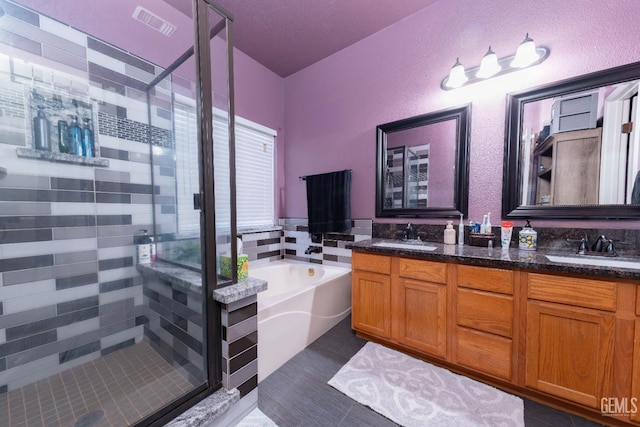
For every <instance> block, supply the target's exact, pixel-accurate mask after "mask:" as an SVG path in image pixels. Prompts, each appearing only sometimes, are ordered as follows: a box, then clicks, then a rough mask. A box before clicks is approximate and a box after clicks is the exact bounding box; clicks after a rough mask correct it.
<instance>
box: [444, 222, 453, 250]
mask: <svg viewBox="0 0 640 427" xmlns="http://www.w3.org/2000/svg"><path fill="white" fill-rule="evenodd" d="M444 244H445V245H455V244H456V230H454V229H453V221H447V226H446V228H445V229H444Z"/></svg>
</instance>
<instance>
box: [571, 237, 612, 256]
mask: <svg viewBox="0 0 640 427" xmlns="http://www.w3.org/2000/svg"><path fill="white" fill-rule="evenodd" d="M567 242H576V243H579V244H580V245H579V246H578V251H577V252H576V254H578V255H584V254H586V253H587V252H589V251H590V252H595V253H602V252H604V253H606V254H607V255H612V256H615V255H617V253H616V248H615V246H614V245H613V242H614V240H613V239H609V238H608V237H607V236H605V235H604V234H601V235H600V236H599V237H598V239H597V240H596V241H595V242H594V243H593V244H592V245H591V247H589V240H588V238H587V235H586V234H585V235H584V236H582V238H581V239H580V240H577V239H567Z"/></svg>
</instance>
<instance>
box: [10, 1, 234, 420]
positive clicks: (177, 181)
mask: <svg viewBox="0 0 640 427" xmlns="http://www.w3.org/2000/svg"><path fill="white" fill-rule="evenodd" d="M60 3H61V2H51V1H48V0H46V1H45V0H15V1H7V0H1V1H0V8H1V12H2V13H0V420H2V421H0V423H2V425H8V426H32V425H33V426H36V425H38V426H39V425H42V426H51V425H82V426H93V425H105V426H123V425H149V424H158V425H161V424H162V423H164V422H166V421H167V420H170V419H171V418H172V417H173V416H175V415H176V414H177V413H179V412H181V411H182V410H184V409H185V408H187V407H189V406H192V405H193V404H194V403H195V402H197V401H198V400H199V399H202V398H203V397H204V396H206V395H208V394H210V393H211V392H213V391H214V390H216V389H218V388H219V387H220V384H221V374H222V373H221V362H220V351H221V350H220V342H221V337H220V330H221V328H220V308H219V307H218V306H217V305H216V304H214V302H213V300H212V299H211V298H210V297H209V298H207V297H208V296H210V295H211V292H212V290H213V289H214V288H215V287H217V286H221V285H224V284H225V283H223V281H222V280H220V279H219V278H218V274H217V272H218V265H217V262H218V261H217V260H218V258H219V257H217V256H216V254H217V253H235V227H234V223H235V218H234V215H235V214H234V213H235V206H234V197H232V195H233V194H234V185H233V184H234V176H233V173H232V174H230V175H227V174H225V175H223V176H220V174H216V171H215V169H216V168H215V165H219V164H221V163H220V162H226V164H227V167H226V168H225V169H227V170H229V169H231V170H233V168H229V167H228V165H229V164H233V160H234V159H233V153H234V145H233V129H234V123H233V117H234V111H233V90H232V88H233V79H232V60H231V58H232V49H231V17H230V16H229V14H228V13H226V12H225V11H224V10H222V9H220V8H219V7H217V6H216V5H215V4H213V3H211V2H210V1H209V0H192V1H191V0H164V1H158V0H155V1H150V0H141V1H139V2H131V1H130V0H114V1H110V2H103V1H90V2H86V1H80V0H78V1H68V2H63V3H65V4H64V5H61V4H60ZM214 139H215V140H216V144H215V148H214V144H213V140H214ZM214 196H215V197H214ZM151 241H152V242H153V243H152V244H151ZM147 245H152V246H153V247H154V248H155V250H154V251H153V252H152V254H151V256H150V258H152V259H145V257H144V256H142V257H141V252H144V251H145V250H146V249H147V248H150V247H151V246H147ZM142 255H144V254H142ZM148 261H151V263H149V264H146V262H148ZM139 262H141V263H145V264H139ZM161 263H164V264H165V266H166V265H171V266H172V268H173V269H174V270H175V271H177V272H178V273H179V272H184V271H188V272H191V274H195V275H196V277H201V285H200V286H199V287H198V286H184V285H181V284H180V281H179V280H178V281H170V280H149V278H148V276H147V275H145V274H143V272H145V271H147V272H148V271H153V270H154V268H155V266H156V265H160V264H161ZM234 276H235V274H234ZM235 279H236V277H230V278H228V280H227V282H228V283H233V282H234V281H235Z"/></svg>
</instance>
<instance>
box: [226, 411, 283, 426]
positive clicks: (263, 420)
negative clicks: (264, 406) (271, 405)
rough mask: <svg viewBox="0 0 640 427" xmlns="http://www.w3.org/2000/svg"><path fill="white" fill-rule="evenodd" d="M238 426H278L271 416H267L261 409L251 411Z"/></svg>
mask: <svg viewBox="0 0 640 427" xmlns="http://www.w3.org/2000/svg"><path fill="white" fill-rule="evenodd" d="M236 427H278V424H276V423H274V422H273V421H272V420H271V418H269V417H267V416H266V415H265V414H264V413H263V412H262V411H261V410H260V409H258V408H256V409H254V410H253V411H251V412H249V413H248V414H247V416H246V417H244V418H243V419H242V420H241V421H240V422H239V423H238V424H236Z"/></svg>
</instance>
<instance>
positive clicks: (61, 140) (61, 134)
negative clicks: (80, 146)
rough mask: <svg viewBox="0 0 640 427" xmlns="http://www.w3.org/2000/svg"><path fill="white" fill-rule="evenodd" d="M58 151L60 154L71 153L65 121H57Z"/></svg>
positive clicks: (67, 126) (67, 127) (67, 125)
mask: <svg viewBox="0 0 640 427" xmlns="http://www.w3.org/2000/svg"><path fill="white" fill-rule="evenodd" d="M58 150H59V151H60V152H61V153H65V154H68V153H73V147H72V146H71V139H70V138H69V124H68V123H67V121H66V120H62V119H60V120H58Z"/></svg>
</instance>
